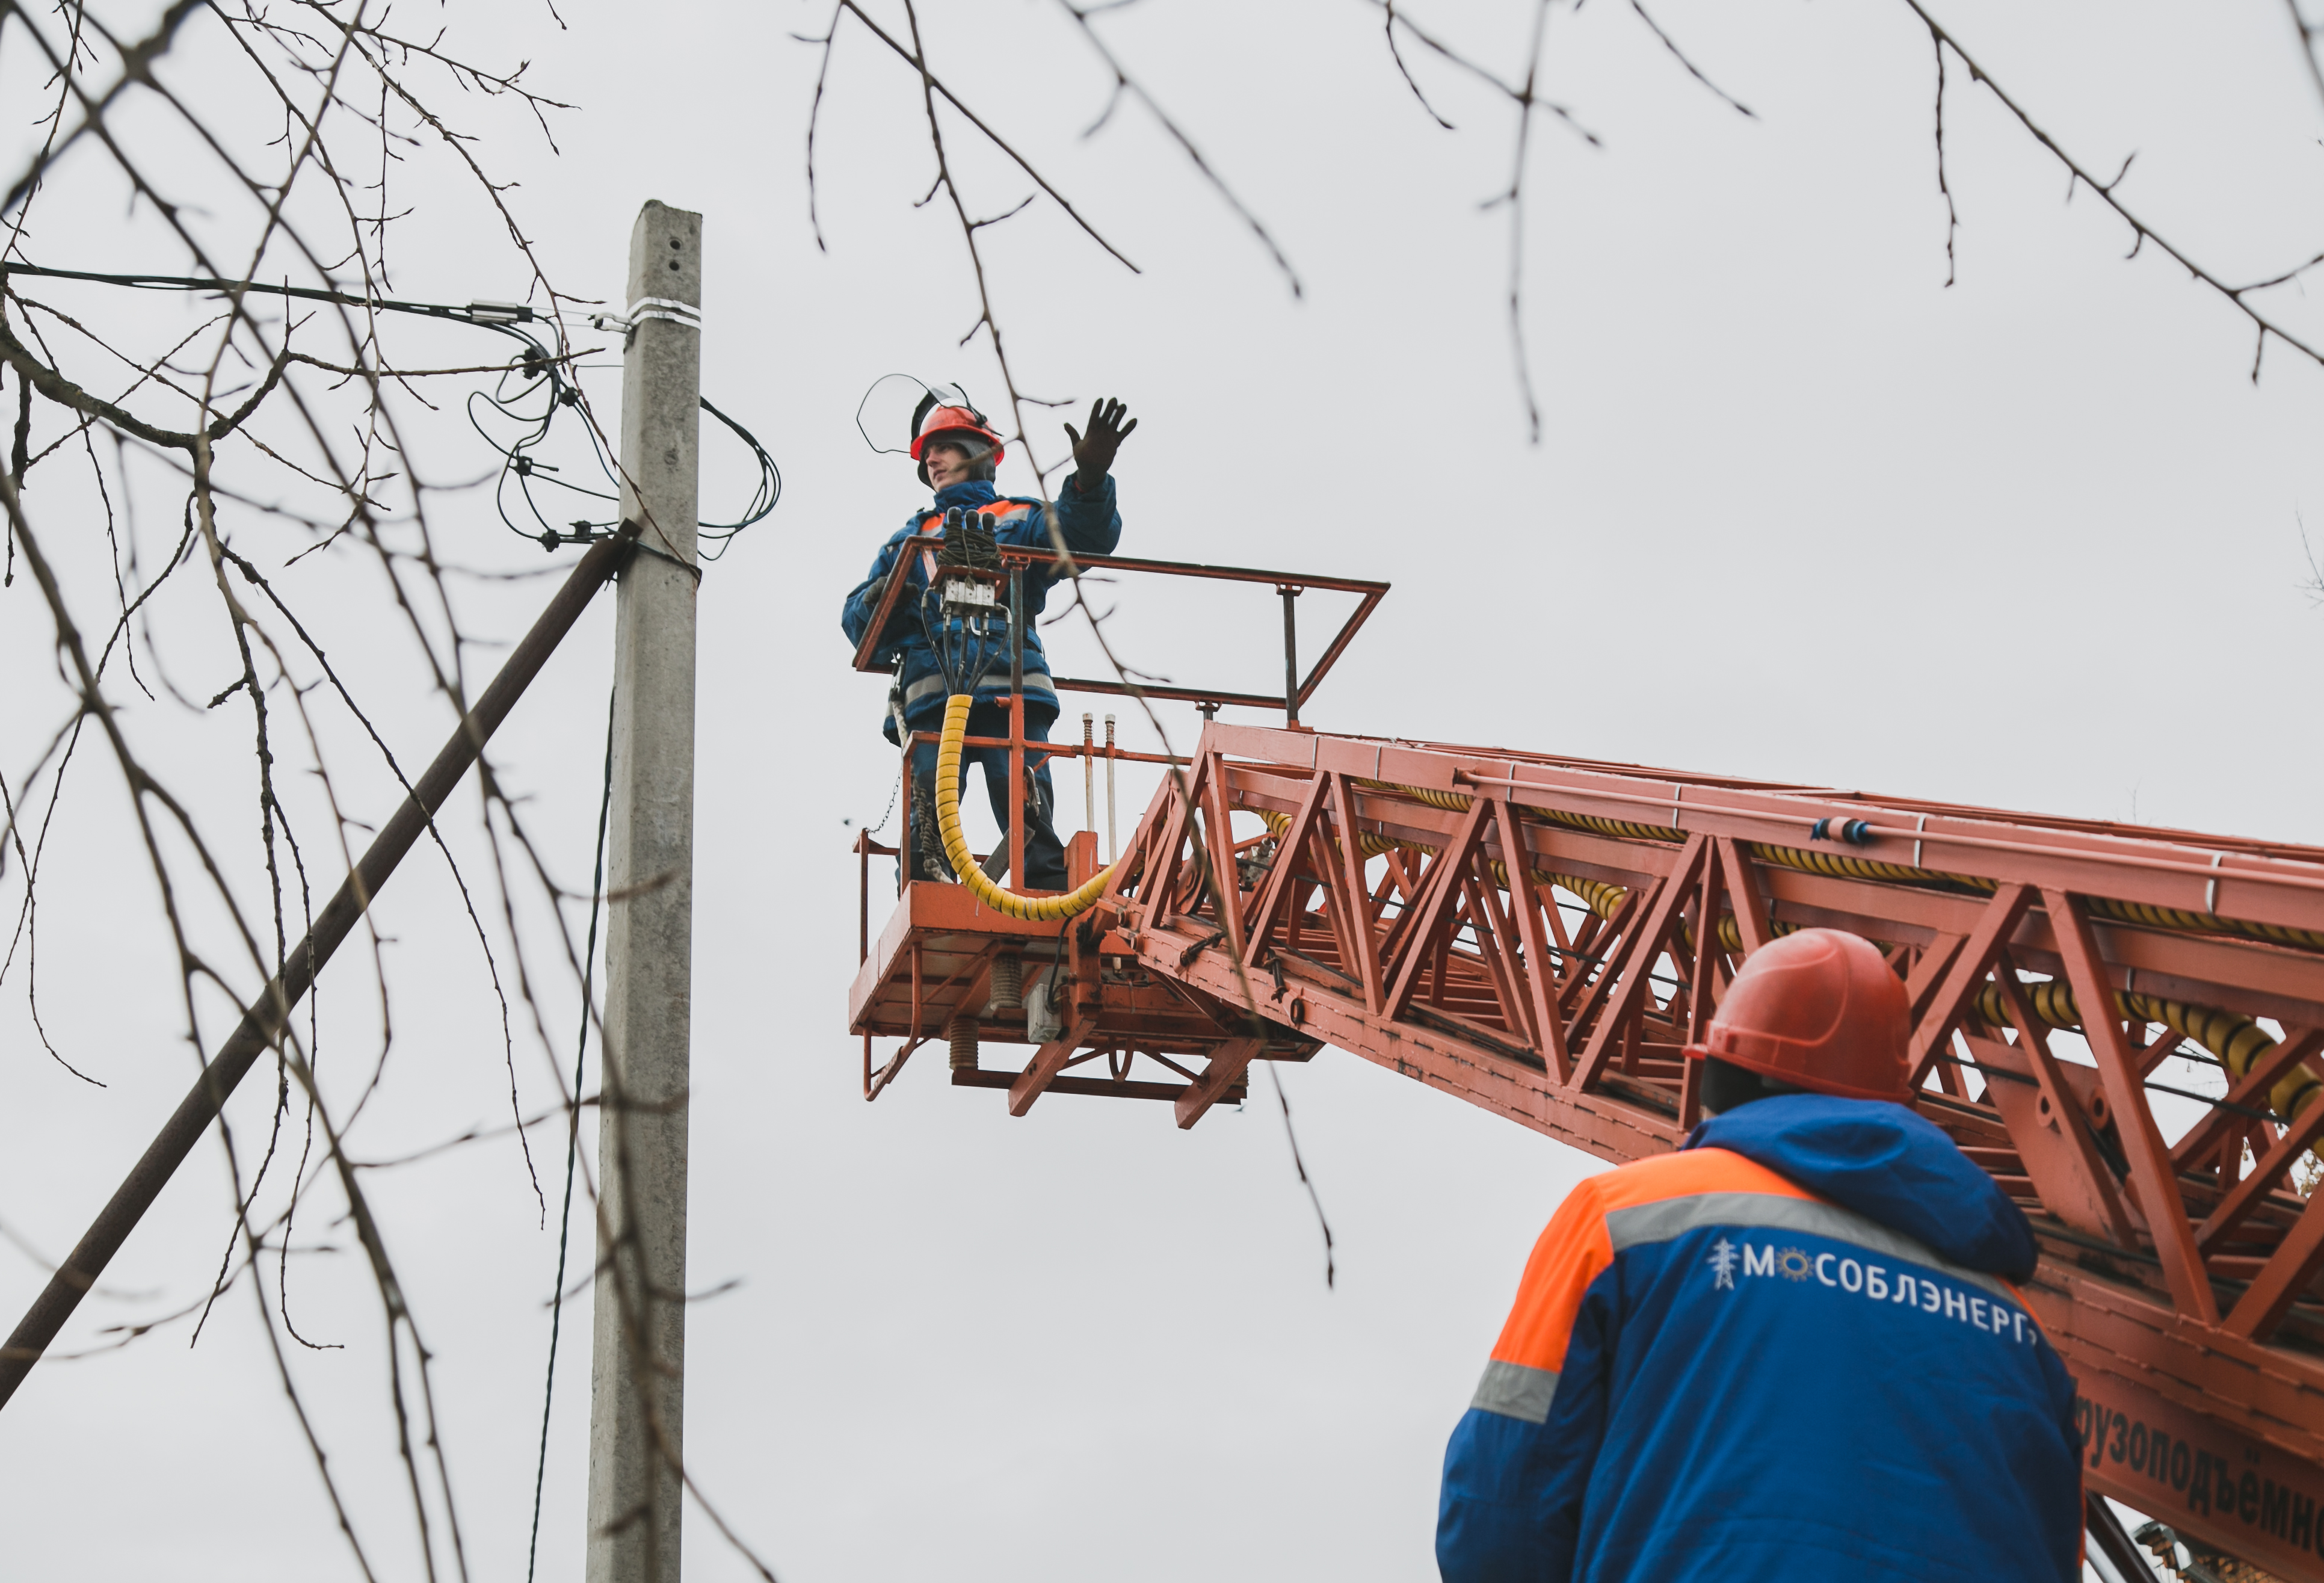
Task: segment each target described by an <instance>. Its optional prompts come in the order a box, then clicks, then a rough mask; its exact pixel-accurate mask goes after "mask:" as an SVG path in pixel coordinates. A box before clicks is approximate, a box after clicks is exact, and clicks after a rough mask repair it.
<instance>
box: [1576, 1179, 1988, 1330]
mask: <svg viewBox="0 0 2324 1583" xmlns="http://www.w3.org/2000/svg"><path fill="white" fill-rule="evenodd" d="M1703 1226H1756V1227H1765V1228H1766V1229H1768V1230H1772V1231H1804V1232H1807V1233H1809V1234H1811V1235H1812V1236H1829V1237H1831V1238H1832V1239H1833V1240H1835V1241H1838V1242H1849V1243H1854V1244H1855V1245H1857V1246H1858V1247H1860V1248H1865V1249H1867V1250H1868V1251H1870V1252H1872V1253H1877V1254H1886V1255H1887V1256H1888V1257H1890V1258H1892V1259H1895V1260H1897V1261H1898V1262H1899V1263H1902V1264H1921V1265H1925V1266H1926V1267H1927V1268H1929V1269H1932V1270H1938V1271H1941V1272H1942V1273H1945V1274H1947V1275H1950V1276H1951V1277H1952V1278H1953V1279H1954V1280H1956V1281H1959V1282H1961V1283H1962V1284H1964V1285H1968V1286H1974V1287H1976V1288H1978V1290H1979V1291H1984V1292H1987V1293H1989V1294H1990V1295H1992V1296H1994V1297H1997V1298H1999V1299H2001V1300H2002V1301H2004V1302H2008V1303H2011V1304H2012V1305H2015V1302H2016V1300H2015V1298H2013V1297H2011V1296H2010V1294H2009V1288H2008V1287H2006V1286H2005V1285H2003V1284H2002V1283H2001V1282H2000V1281H1998V1280H1997V1279H1996V1278H1995V1277H1993V1276H1991V1275H1987V1274H1986V1273H1984V1272H1982V1271H1979V1270H1967V1269H1963V1268H1962V1267H1961V1266H1960V1265H1959V1264H1950V1263H1948V1262H1946V1261H1945V1260H1943V1259H1941V1258H1939V1257H1938V1256H1937V1255H1936V1254H1934V1253H1932V1252H1931V1251H1930V1249H1929V1246H1928V1245H1927V1244H1926V1243H1923V1242H1921V1241H1918V1240H1917V1239H1915V1238H1914V1237H1909V1236H1904V1234H1903V1233H1902V1232H1897V1231H1891V1230H1889V1229H1888V1227H1886V1226H1883V1225H1881V1224H1880V1223H1879V1222H1878V1221H1877V1220H1872V1219H1867V1217H1864V1216H1862V1215H1859V1214H1858V1213H1857V1212H1856V1211H1855V1210H1853V1209H1843V1208H1840V1206H1839V1205H1838V1204H1827V1203H1824V1202H1822V1201H1821V1199H1784V1198H1777V1197H1776V1196H1775V1194H1773V1193H1697V1194H1695V1195H1694V1196H1693V1197H1692V1198H1684V1199H1665V1200H1664V1201H1663V1202H1661V1203H1659V1204H1638V1205H1635V1206H1633V1207H1631V1208H1628V1209H1616V1210H1613V1211H1611V1212H1610V1213H1609V1214H1608V1215H1607V1217H1606V1236H1607V1237H1608V1239H1609V1241H1611V1242H1612V1243H1613V1245H1614V1251H1615V1252H1616V1253H1620V1252H1621V1251H1622V1250H1623V1249H1624V1248H1631V1247H1637V1246H1639V1245H1642V1244H1645V1243H1654V1242H1669V1241H1671V1240H1673V1239H1674V1238H1676V1237H1679V1236H1684V1235H1685V1234H1686V1233H1688V1232H1690V1231H1692V1230H1694V1229H1695V1228H1696V1227H1703Z"/></svg>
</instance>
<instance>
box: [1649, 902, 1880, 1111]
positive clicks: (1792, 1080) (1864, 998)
mask: <svg viewBox="0 0 2324 1583" xmlns="http://www.w3.org/2000/svg"><path fill="white" fill-rule="evenodd" d="M1911 1024H1912V1007H1911V1004H1910V1003H1909V1002H1908V1001H1907V1000H1906V998H1905V995H1904V981H1903V980H1902V979H1900V978H1898V977H1896V975H1895V972H1893V971H1892V970H1891V969H1890V968H1889V966H1888V963H1887V960H1886V958H1883V957H1882V956H1881V954H1880V951H1879V949H1878V948H1877V947H1876V946H1874V945H1873V943H1872V942H1871V941H1870V940H1866V939H1864V938H1863V937H1862V936H1860V935H1854V934H1849V933H1846V932H1844V931H1842V930H1837V929H1803V930H1799V931H1798V932H1797V933H1795V934H1787V935H1785V936H1784V938H1783V939H1781V940H1771V941H1769V942H1768V943H1767V944H1766V945H1764V946H1762V947H1760V948H1759V949H1757V951H1754V952H1753V953H1752V954H1751V955H1750V956H1749V957H1748V958H1746V959H1745V960H1744V963H1743V966H1742V967H1741V968H1740V969H1739V970H1738V972H1737V973H1736V975H1735V982H1734V983H1733V984H1732V985H1730V986H1728V990H1727V998H1726V999H1725V1000H1723V1001H1721V1002H1720V1004H1719V1011H1718V1013H1717V1014H1716V1015H1714V1016H1713V1017H1712V1018H1711V1026H1710V1027H1709V1028H1708V1029H1707V1030H1705V1032H1704V1033H1703V1040H1702V1042H1701V1043H1700V1044H1690V1045H1688V1046H1687V1050H1686V1053H1687V1057H1688V1059H1689V1060H1701V1059H1703V1058H1704V1057H1706V1056H1716V1057H1718V1058H1719V1059H1720V1060H1723V1061H1726V1062H1727V1063H1729V1065H1730V1066H1738V1067H1741V1068H1742V1069H1744V1070H1746V1071H1751V1072H1757V1073H1758V1074H1759V1075H1760V1076H1761V1077H1764V1078H1775V1079H1776V1080H1777V1081H1778V1082H1784V1083H1789V1084H1791V1085H1792V1086H1793V1087H1794V1088H1806V1089H1809V1090H1811V1091H1812V1092H1814V1093H1818V1094H1836V1095H1839V1096H1840V1097H1843V1098H1848V1099H1891V1100H1895V1102H1897V1103H1898V1104H1900V1105H1901V1104H1905V1103H1908V1102H1910V1100H1911V1099H1912V1097H1913V1092H1912V1088H1911V1086H1910V1079H1909V1078H1908V1077H1907V1076H1906V1074H1907V1072H1908V1070H1909V1064H1908V1061H1907V1059H1906V1048H1905V1047H1906V1044H1907V1042H1908V1041H1909V1038H1910V1034H1911Z"/></svg>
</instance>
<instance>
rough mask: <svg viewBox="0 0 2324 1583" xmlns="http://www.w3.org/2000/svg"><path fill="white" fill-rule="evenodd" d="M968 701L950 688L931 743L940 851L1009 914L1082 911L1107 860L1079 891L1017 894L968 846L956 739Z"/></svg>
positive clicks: (1092, 900)
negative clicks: (940, 732) (940, 729)
mask: <svg viewBox="0 0 2324 1583" xmlns="http://www.w3.org/2000/svg"><path fill="white" fill-rule="evenodd" d="M974 701H975V700H974V699H973V698H971V697H970V696H969V695H968V694H967V693H964V692H956V693H954V694H953V695H952V697H951V698H950V699H946V700H945V720H944V736H943V738H942V739H941V740H940V741H938V742H937V744H936V834H937V835H939V836H941V837H942V838H944V850H945V858H946V859H947V860H948V861H950V863H951V864H952V867H953V872H954V874H957V875H960V883H961V884H964V885H966V886H967V887H968V889H969V893H971V894H972V895H973V896H975V898H976V899H977V900H978V901H980V902H982V903H984V904H985V905H986V906H988V907H990V908H991V909H992V910H993V911H994V912H1000V913H1003V914H1005V915H1007V916H1009V917H1010V918H1022V919H1024V920H1026V921H1028V922H1032V923H1056V922H1059V921H1063V920H1065V919H1067V918H1071V917H1073V916H1074V915H1075V914H1077V913H1082V912H1088V911H1089V910H1090V909H1091V908H1092V907H1094V906H1096V905H1097V900H1098V898H1099V897H1100V896H1102V895H1103V894H1105V886H1106V882H1107V881H1108V880H1110V879H1111V878H1112V877H1113V869H1112V866H1111V865H1109V866H1106V867H1104V868H1102V869H1100V870H1099V871H1098V872H1097V873H1096V874H1095V875H1092V876H1091V877H1090V880H1089V882H1088V883H1087V884H1084V885H1083V886H1082V887H1081V888H1080V889H1079V890H1076V891H1069V892H1067V893H1065V894H1064V895H1062V896H1020V895H1019V894H1018V893H1016V892H1014V891H1004V890H1002V889H1001V887H1000V886H999V885H997V884H993V883H992V881H991V879H990V878H988V877H987V876H986V875H985V872H984V870H983V868H982V867H981V866H979V865H978V863H977V861H976V857H975V856H974V855H973V853H971V852H970V851H969V849H968V838H967V836H965V835H964V834H963V833H962V831H961V828H960V739H961V738H962V737H963V736H966V735H967V733H968V710H969V706H970V705H971V704H972V703H973V702H974Z"/></svg>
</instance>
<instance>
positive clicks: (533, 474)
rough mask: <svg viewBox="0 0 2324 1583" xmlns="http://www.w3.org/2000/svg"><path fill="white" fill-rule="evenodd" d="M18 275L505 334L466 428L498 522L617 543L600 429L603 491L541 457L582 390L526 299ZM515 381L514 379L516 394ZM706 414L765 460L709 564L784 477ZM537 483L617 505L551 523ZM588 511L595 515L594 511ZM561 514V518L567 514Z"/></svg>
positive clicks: (540, 537)
mask: <svg viewBox="0 0 2324 1583" xmlns="http://www.w3.org/2000/svg"><path fill="white" fill-rule="evenodd" d="M12 274H21V275H34V276H40V277H43V278H46V279H51V280H68V281H84V282H91V283H94V284H97V285H105V286H120V287H124V288H127V289H130V290H133V291H149V292H226V293H239V294H242V295H251V294H257V295H262V296H271V297H283V298H295V299H297V300H299V301H309V302H335V303H337V304H340V305H341V306H343V307H350V308H364V309H369V310H376V311H380V312H386V313H409V314H413V315H416V316H417V317H420V318H422V319H447V320H449V321H450V322H452V323H455V324H466V325H473V326H475V328H477V329H486V330H490V331H492V332H493V333H494V334H496V335H503V336H506V337H508V338H511V339H512V340H515V341H517V342H519V343H520V344H521V345H522V347H524V351H523V352H522V354H521V355H520V356H518V358H517V359H516V361H515V362H513V363H512V364H511V365H510V366H509V367H508V368H507V369H506V370H505V371H504V372H503V374H502V375H501V376H500V379H499V380H498V382H497V383H496V384H495V385H494V387H493V389H492V390H491V391H489V392H487V391H482V390H478V391H472V392H470V393H469V395H468V400H467V403H466V412H467V417H468V425H469V427H470V428H472V429H474V430H475V431H476V435H477V438H479V439H481V440H483V441H484V443H485V444H486V445H488V446H490V447H491V448H492V449H493V450H494V451H495V452H496V453H498V454H499V456H500V458H501V469H500V476H499V477H498V478H497V479H495V480H494V482H493V509H494V510H496V511H497V512H498V513H499V514H500V519H501V522H502V523H503V524H504V525H505V526H506V527H507V528H508V529H509V531H510V532H513V533H515V534H517V535H518V536H519V537H520V538H524V539H530V540H531V541H533V542H536V543H538V544H539V545H540V546H541V547H542V548H543V549H545V550H549V551H555V550H558V549H561V548H563V547H565V546H567V545H571V544H587V543H592V542H595V541H596V540H599V539H603V538H608V537H610V536H611V535H613V533H614V532H618V531H619V530H620V528H621V517H620V503H621V471H620V468H619V467H618V466H617V465H616V463H615V461H614V459H613V458H612V457H611V456H609V455H607V454H606V451H605V448H604V441H603V440H602V439H601V437H600V436H599V435H598V432H597V430H596V427H595V425H594V424H584V425H582V430H583V433H584V436H585V438H586V440H587V443H588V447H589V452H590V456H591V458H593V459H594V460H595V462H596V464H597V472H598V474H599V475H600V477H601V478H602V481H603V483H604V485H605V487H604V488H597V487H594V486H595V484H596V483H597V482H599V479H598V478H593V479H591V480H590V483H589V484H587V485H584V484H577V483H572V482H568V481H567V480H566V479H565V478H563V477H558V474H559V473H560V471H561V470H562V469H560V468H559V467H557V465H556V464H554V463H552V462H547V461H543V460H542V459H541V458H539V456H538V455H536V454H535V452H536V451H538V449H539V448H540V446H541V445H542V443H543V442H544V441H546V440H548V438H549V432H550V430H551V429H552V428H553V427H554V426H555V423H556V421H557V416H558V412H560V411H562V410H563V409H565V408H567V407H577V406H579V405H580V404H581V392H580V388H579V387H578V386H577V385H576V384H573V383H572V381H571V379H570V378H569V377H568V371H567V367H566V366H565V365H566V361H567V360H566V359H565V358H564V357H561V356H558V354H557V353H556V352H554V351H552V350H551V349H550V348H549V346H548V345H547V344H546V343H545V342H543V341H542V340H541V339H539V338H538V337H536V336H534V335H533V334H531V333H530V331H528V330H526V329H521V328H520V327H521V326H523V325H528V324H539V323H546V322H549V320H548V319H547V318H546V316H544V315H542V314H540V313H538V312H536V311H535V310H533V309H532V308H531V307H530V305H528V304H526V303H522V302H491V301H474V302H469V303H466V305H460V304H455V303H449V302H420V301H406V300H404V299H401V298H394V297H362V296H356V295H354V294H353V293H350V292H333V291H327V290H325V289H323V288H320V287H316V286H293V285H290V284H287V283H285V284H281V285H275V284H271V283H269V282H264V281H228V280H219V279H216V278H212V277H208V276H198V275H160V274H106V273H99V272H97V271H94V270H78V269H51V268H48V267H47V266H45V265H42V264H21V263H6V262H0V281H5V278H6V277H7V276H9V275H12ZM512 380H513V381H515V382H516V383H515V384H514V387H513V388H512V386H511V381H512ZM536 401H537V402H538V403H539V411H538V412H534V411H532V410H531V406H532V403H535V402H536ZM479 402H481V403H484V406H485V407H486V408H488V409H489V410H490V411H491V412H493V413H496V414H497V415H498V416H499V417H500V418H502V419H504V420H507V421H510V422H512V423H513V424H515V425H516V427H517V434H516V436H515V438H514V439H512V440H507V441H506V442H505V443H503V440H501V439H500V438H498V437H496V436H495V435H494V433H493V430H492V429H489V428H487V427H486V426H485V423H484V421H483V418H482V416H481V415H480V414H479V412H478V410H477V403H479ZM702 410H703V411H704V412H707V413H709V414H710V415H711V416H712V417H714V418H715V419H717V420H718V421H719V422H721V423H723V424H724V425H725V426H726V428H727V429H728V430H731V431H733V434H734V436H735V437H736V438H737V439H739V440H742V443H743V444H744V445H746V446H748V447H750V448H751V454H752V456H753V457H754V458H756V459H757V461H758V464H759V480H758V483H757V485H756V486H754V487H753V489H752V493H751V496H750V499H749V501H748V503H747V504H746V505H744V506H743V508H742V514H741V515H740V516H739V517H737V518H736V519H735V520H734V521H733V522H728V523H708V522H702V523H696V534H697V536H698V539H699V541H700V542H702V543H703V544H704V545H705V546H715V548H706V547H705V548H704V549H701V550H699V551H697V553H698V555H699V557H700V559H702V560H705V561H707V560H718V559H719V558H720V557H722V556H723V555H724V554H725V553H726V550H727V547H728V546H729V545H730V544H731V543H732V542H733V540H734V537H735V536H736V535H737V534H739V533H741V532H742V530H743V529H745V528H748V527H750V526H752V524H753V523H759V522H762V521H764V520H765V519H766V518H767V516H768V515H769V514H770V513H772V512H773V510H774V509H775V506H776V505H777V504H778V503H779V501H780V500H781V499H782V495H783V475H782V470H781V469H780V468H779V467H777V466H776V465H775V459H774V458H773V457H771V456H770V455H769V454H768V453H767V448H766V447H765V446H763V445H761V444H760V443H759V440H758V439H757V437H756V436H754V435H752V432H751V431H750V430H747V429H745V428H743V427H742V425H741V424H740V423H737V422H736V421H734V420H733V419H732V418H730V417H728V416H727V415H726V414H725V413H724V412H720V411H719V410H718V409H717V408H716V407H715V406H712V405H711V404H710V403H709V402H708V401H706V400H705V401H703V403H702ZM512 479H513V480H515V483H516V489H517V493H518V495H520V496H521V498H522V501H523V514H525V515H527V516H529V517H530V519H531V521H532V523H533V524H534V525H533V526H531V527H526V526H523V525H521V523H519V521H518V520H517V518H515V517H512V516H511V515H510V514H509V500H508V491H509V484H510V481H511V480H512ZM536 483H539V484H540V485H543V486H549V487H553V488H557V489H561V490H564V491H565V492H566V493H567V495H572V496H576V497H578V498H580V499H583V500H589V501H597V502H602V503H604V505H605V506H607V507H610V508H611V509H610V510H608V511H604V512H595V513H591V514H589V515H585V516H582V517H579V518H575V519H566V520H562V521H561V522H552V521H551V520H550V518H549V514H547V513H546V512H544V511H543V510H542V503H541V502H540V501H539V500H537V499H535V498H534V496H533V493H532V490H533V486H534V484H536ZM567 509H570V508H569V506H568V507H567ZM582 509H583V510H584V511H588V510H589V508H587V507H583V508H582ZM559 516H560V518H561V517H562V513H560V514H559Z"/></svg>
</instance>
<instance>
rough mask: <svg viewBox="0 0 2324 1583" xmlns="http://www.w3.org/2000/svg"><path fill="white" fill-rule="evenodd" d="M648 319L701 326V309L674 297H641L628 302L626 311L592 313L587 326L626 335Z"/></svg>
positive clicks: (691, 326)
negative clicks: (616, 331) (628, 308)
mask: <svg viewBox="0 0 2324 1583" xmlns="http://www.w3.org/2000/svg"><path fill="white" fill-rule="evenodd" d="M647 319H668V320H669V322H670V323H672V324H682V325H684V326H686V327H687V329H695V330H698V329H701V328H702V310H701V309H699V308H696V306H694V304H693V303H691V302H680V301H678V300H677V299H676V298H675V297H641V298H639V299H638V300H637V301H634V302H632V303H631V304H630V310H629V311H628V312H627V313H592V314H591V315H590V316H589V326H590V328H591V329H599V330H605V331H608V332H611V331H615V330H618V331H620V332H621V333H622V334H623V335H627V334H629V332H630V331H632V330H633V329H637V327H638V326H639V325H641V324H643V323H644V322H645V321H646V320H647Z"/></svg>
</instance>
